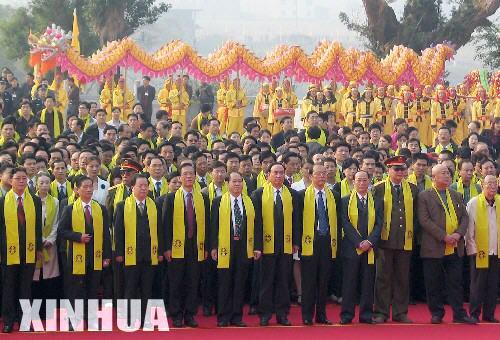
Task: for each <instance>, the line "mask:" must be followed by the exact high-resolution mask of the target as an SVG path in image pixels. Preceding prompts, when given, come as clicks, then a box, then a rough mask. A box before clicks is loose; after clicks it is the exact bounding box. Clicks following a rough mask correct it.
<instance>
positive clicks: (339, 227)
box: [297, 184, 342, 256]
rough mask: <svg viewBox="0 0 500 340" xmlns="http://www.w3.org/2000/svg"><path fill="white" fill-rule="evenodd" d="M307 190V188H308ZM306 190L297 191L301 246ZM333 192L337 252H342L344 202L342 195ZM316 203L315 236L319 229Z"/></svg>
mask: <svg viewBox="0 0 500 340" xmlns="http://www.w3.org/2000/svg"><path fill="white" fill-rule="evenodd" d="M325 186H326V184H325ZM306 190H307V189H306ZM306 190H301V191H299V192H298V193H297V196H298V198H299V199H300V202H299V207H300V217H299V221H300V228H299V232H298V233H299V235H297V236H298V239H299V240H300V241H299V242H300V243H299V245H300V247H302V235H303V232H304V198H305V193H306ZM332 194H333V198H334V199H335V206H336V208H337V211H336V213H337V253H338V252H340V242H339V241H340V240H341V239H342V224H341V222H342V217H341V213H342V208H341V207H342V202H341V200H340V195H339V194H338V193H337V192H335V191H332ZM325 203H327V202H326V199H325ZM314 205H315V211H316V212H315V214H314V226H315V228H314V238H316V237H317V236H318V231H317V228H316V226H317V225H318V206H317V205H316V203H315V204H314ZM327 213H328V207H327ZM327 236H328V237H330V230H328V234H327ZM301 256H302V255H301Z"/></svg>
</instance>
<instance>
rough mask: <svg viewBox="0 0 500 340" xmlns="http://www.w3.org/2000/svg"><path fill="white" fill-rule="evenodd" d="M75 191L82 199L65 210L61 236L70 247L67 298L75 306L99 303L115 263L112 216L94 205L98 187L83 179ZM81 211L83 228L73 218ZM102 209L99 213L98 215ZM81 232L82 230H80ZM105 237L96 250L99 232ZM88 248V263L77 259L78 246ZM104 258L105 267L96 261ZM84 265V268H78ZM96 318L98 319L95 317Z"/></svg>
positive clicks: (66, 279)
mask: <svg viewBox="0 0 500 340" xmlns="http://www.w3.org/2000/svg"><path fill="white" fill-rule="evenodd" d="M75 190H76V192H77V193H78V197H79V198H77V199H76V200H75V202H74V203H73V204H70V205H68V206H66V207H65V208H64V211H63V213H62V216H61V218H60V220H59V229H58V235H59V238H60V241H61V242H64V243H66V242H68V241H69V242H68V243H67V247H66V249H67V257H66V259H65V261H64V263H65V265H66V269H65V279H64V280H65V288H66V291H65V296H66V297H67V298H69V299H70V301H71V302H72V303H73V304H74V301H75V299H85V300H88V299H97V297H98V295H97V293H98V290H99V286H100V282H101V275H102V271H103V269H105V268H107V267H109V265H110V263H111V237H110V233H109V216H108V213H107V211H106V208H105V207H104V206H102V205H100V204H99V203H97V202H95V201H92V194H93V191H94V185H93V183H92V180H91V179H90V178H89V177H87V176H79V177H77V179H76V181H75ZM74 209H80V210H81V216H83V219H82V220H81V222H83V224H84V225H83V226H82V225H81V224H79V221H78V220H75V219H74V218H73V210H74ZM98 209H100V213H99V211H97V210H98ZM98 214H99V215H101V216H102V225H101V226H97V225H96V224H95V223H96V216H98ZM78 228H81V229H78ZM98 230H100V232H101V233H102V235H101V236H100V238H101V239H102V244H101V245H100V246H99V245H98V247H100V249H99V248H97V249H96V244H95V238H96V234H97V231H98ZM79 243H80V244H84V245H85V248H84V250H83V255H84V257H85V262H84V263H81V264H79V263H78V262H82V261H81V260H80V261H79V260H78V256H81V255H77V256H74V251H75V245H76V244H79ZM99 258H100V260H99V261H100V262H101V263H97V262H96V260H97V259H99ZM80 259H81V257H80ZM79 265H81V267H80V268H78V266H79ZM94 317H95V316H94ZM96 326H97V324H96V323H95V320H93V324H90V323H89V328H95V329H97V327H96Z"/></svg>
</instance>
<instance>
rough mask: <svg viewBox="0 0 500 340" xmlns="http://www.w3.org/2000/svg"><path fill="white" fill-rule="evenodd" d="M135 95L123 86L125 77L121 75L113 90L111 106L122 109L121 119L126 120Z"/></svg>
mask: <svg viewBox="0 0 500 340" xmlns="http://www.w3.org/2000/svg"><path fill="white" fill-rule="evenodd" d="M134 101H135V96H134V94H133V93H132V91H130V89H128V88H126V86H125V78H123V77H121V78H120V79H119V80H118V85H117V86H116V87H115V89H114V90H113V106H116V107H118V108H120V110H121V111H122V114H121V120H123V121H125V122H126V121H127V116H128V114H129V113H131V112H132V106H133V105H134Z"/></svg>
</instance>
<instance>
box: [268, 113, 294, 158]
mask: <svg viewBox="0 0 500 340" xmlns="http://www.w3.org/2000/svg"><path fill="white" fill-rule="evenodd" d="M280 125H281V131H280V132H278V133H277V134H275V135H274V136H273V138H271V146H272V147H273V149H274V150H278V148H279V147H280V146H282V145H283V144H285V136H286V134H287V132H288V131H293V119H292V117H288V116H287V117H283V118H281V119H280Z"/></svg>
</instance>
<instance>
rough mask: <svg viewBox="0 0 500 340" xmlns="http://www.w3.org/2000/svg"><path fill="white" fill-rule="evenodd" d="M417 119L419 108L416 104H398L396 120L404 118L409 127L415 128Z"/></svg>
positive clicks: (400, 102) (399, 102)
mask: <svg viewBox="0 0 500 340" xmlns="http://www.w3.org/2000/svg"><path fill="white" fill-rule="evenodd" d="M416 117H417V108H416V107H415V103H414V102H411V101H410V102H407V103H404V102H402V101H398V103H397V104H396V118H403V119H404V120H406V123H407V124H408V126H415V123H416Z"/></svg>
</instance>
